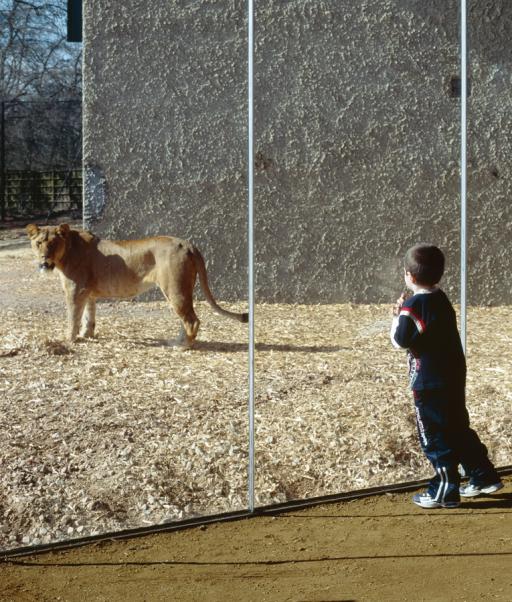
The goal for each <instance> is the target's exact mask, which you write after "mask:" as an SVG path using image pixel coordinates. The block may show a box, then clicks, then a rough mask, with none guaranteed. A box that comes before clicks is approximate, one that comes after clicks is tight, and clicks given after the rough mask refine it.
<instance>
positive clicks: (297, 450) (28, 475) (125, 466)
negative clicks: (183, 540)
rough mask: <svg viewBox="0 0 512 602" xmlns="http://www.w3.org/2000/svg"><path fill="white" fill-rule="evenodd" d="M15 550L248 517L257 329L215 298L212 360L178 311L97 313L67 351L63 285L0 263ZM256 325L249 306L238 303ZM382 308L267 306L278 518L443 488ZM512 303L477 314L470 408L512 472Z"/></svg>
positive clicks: (265, 371) (4, 466)
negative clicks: (417, 486)
mask: <svg viewBox="0 0 512 602" xmlns="http://www.w3.org/2000/svg"><path fill="white" fill-rule="evenodd" d="M0 285H1V289H0V318H1V322H0V426H1V429H2V434H3V436H2V447H1V451H0V517H1V521H0V524H1V526H0V549H9V548H13V547H18V546H21V545H31V544H41V543H48V542H51V541H60V540H66V539H73V538H76V537H82V536H85V535H92V534H97V533H102V532H110V531H115V530H119V529H127V528H133V527H139V526H144V525H150V524H154V523H161V522H164V521H173V520H179V519H183V518H188V517H192V516H197V515H206V514H213V513H218V512H223V511H228V510H240V509H243V508H246V507H247V461H248V417H247V400H248V368H247V366H248V354H247V339H248V331H247V325H242V324H238V323H235V322H232V321H230V320H226V319H225V318H222V317H219V316H217V315H215V314H213V312H212V311H211V310H210V308H209V307H208V306H207V305H206V304H205V303H203V302H201V303H198V304H197V313H198V315H199V317H200V319H201V320H202V325H201V329H200V331H199V338H198V343H197V347H196V348H195V349H194V350H192V351H179V350H176V349H172V348H170V347H168V346H166V341H167V340H168V339H170V338H173V337H174V336H176V334H177V332H178V330H179V323H178V320H177V318H176V317H175V316H174V315H173V314H171V313H170V312H169V310H168V308H167V305H166V303H165V302H163V301H158V302H146V303H141V302H132V301H128V302H127V301H124V302H115V303H114V302H105V303H101V304H99V306H98V312H97V339H94V340H88V341H79V342H78V343H77V344H75V345H69V344H68V343H67V342H65V341H64V340H63V334H64V328H65V306H64V299H63V294H62V292H61V290H60V284H59V281H58V278H57V276H56V275H55V276H53V275H52V276H51V277H49V278H40V277H39V275H38V274H37V273H36V271H35V269H34V265H33V261H32V257H31V255H30V253H29V251H28V249H26V248H21V249H20V250H18V251H12V250H11V251H3V252H2V253H0ZM224 306H225V307H228V308H229V309H232V310H235V311H242V310H243V309H245V307H244V306H243V305H242V304H224ZM389 314H390V308H389V306H387V305H386V306H383V305H374V306H369V305H350V304H344V305H311V306H305V305H300V306H299V305H267V304H259V305H257V309H256V337H257V346H256V359H255V363H256V492H257V504H258V505H262V504H271V503H276V502H283V501H285V500H289V499H296V498H306V497H310V496H318V495H324V494H328V493H337V492H344V491H350V490H354V489H360V488H365V487H371V486H376V485H383V484H389V483H393V482H402V481H407V480H412V479H417V478H422V477H426V476H429V474H430V472H431V471H430V468H429V466H428V464H427V462H426V461H425V459H424V458H423V455H422V453H421V451H420V448H419V444H418V442H417V436H416V427H415V423H414V413H413V407H412V401H411V396H410V392H409V391H408V390H407V375H406V365H405V363H406V362H405V355H404V353H403V352H400V351H396V350H394V349H393V348H392V347H391V344H390V342H389V338H388V327H389V320H390V317H389ZM511 318H512V308H511V307H496V308H471V309H470V311H469V321H468V330H469V339H468V358H469V361H468V371H469V376H468V407H469V410H470V415H471V419H472V425H473V427H474V428H475V429H476V430H477V431H478V433H479V434H480V437H481V438H482V440H483V441H484V442H485V444H486V445H487V446H488V448H489V450H490V453H491V456H492V458H493V460H494V461H495V462H496V464H497V465H505V464H510V463H511V462H512V441H511V435H510V433H511V426H512V425H511V418H510V402H511V399H512V382H511V374H512V370H511V369H512V351H511V348H512V347H511V343H512V327H511V326H510V324H511V322H512V320H511Z"/></svg>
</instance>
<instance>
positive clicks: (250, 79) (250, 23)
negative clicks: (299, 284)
mask: <svg viewBox="0 0 512 602" xmlns="http://www.w3.org/2000/svg"><path fill="white" fill-rule="evenodd" d="M247 29H248V36H247V47H248V56H247V59H248V60H247V83H248V85H247V89H248V99H247V101H248V102H247V105H248V124H247V132H248V159H247V160H248V174H247V175H248V177H247V182H248V237H247V238H248V240H247V242H248V247H249V270H248V276H249V480H248V507H249V511H250V512H254V466H255V462H254V97H253V91H254V6H253V0H248V2H247Z"/></svg>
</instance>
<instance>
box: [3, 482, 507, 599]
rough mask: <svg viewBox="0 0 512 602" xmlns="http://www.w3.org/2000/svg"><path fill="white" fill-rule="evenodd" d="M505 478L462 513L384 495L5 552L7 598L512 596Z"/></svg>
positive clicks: (401, 496) (405, 496)
mask: <svg viewBox="0 0 512 602" xmlns="http://www.w3.org/2000/svg"><path fill="white" fill-rule="evenodd" d="M506 483H507V488H506V489H505V490H502V491H501V492H499V493H498V494H495V495H494V496H493V497H490V496H488V497H482V498H476V499H473V500H471V501H465V502H464V504H463V505H462V506H461V507H460V508H458V509H455V510H422V509H421V508H418V507H417V506H415V505H413V504H411V502H410V495H411V494H410V493H400V494H391V495H389V494H387V495H381V496H374V497H369V498H365V499H359V500H354V501H350V502H344V503H335V504H325V505H321V506H316V507H312V508H308V509H305V510H301V511H294V512H289V513H284V514H281V515H277V516H259V517H255V518H250V519H243V520H237V521H235V522H229V523H217V524H212V525H208V526H202V527H196V528H192V529H188V530H184V531H179V532H174V533H160V534H158V535H151V536H145V537H142V538H136V539H129V540H122V541H105V542H101V543H97V544H94V545H88V546H86V547H81V548H78V549H73V550H68V551H60V552H52V553H45V554H40V555H36V556H31V557H24V558H19V559H17V560H12V561H9V560H7V561H6V562H4V563H3V564H0V584H1V588H2V593H0V600H2V602H18V601H22V600H23V601H24V602H50V601H52V602H54V601H56V600H61V601H66V602H82V601H84V600H86V601H87V602H100V601H101V602H106V601H108V602H125V601H129V602H142V601H144V602H160V601H162V602H164V601H165V602H169V601H176V602H196V601H200V600H208V601H209V602H210V601H211V602H216V601H219V602H231V601H233V602H240V601H244V602H252V601H254V602H261V601H264V600H269V601H276V602H277V601H283V602H284V601H286V602H292V601H293V602H342V601H343V602H348V601H358V602H359V601H361V602H362V601H364V602H373V601H375V602H385V601H388V600H389V601H393V602H396V601H409V600H410V601H418V602H451V601H461V602H462V601H465V602H475V601H476V600H493V601H501V602H510V600H511V599H512V572H511V571H510V566H511V560H512V520H511V519H512V493H511V489H512V479H511V477H507V478H506Z"/></svg>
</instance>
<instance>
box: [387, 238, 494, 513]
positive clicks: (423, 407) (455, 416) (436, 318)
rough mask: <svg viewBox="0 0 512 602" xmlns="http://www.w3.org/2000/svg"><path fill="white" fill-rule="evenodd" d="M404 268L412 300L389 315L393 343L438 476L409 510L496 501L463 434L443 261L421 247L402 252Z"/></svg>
mask: <svg viewBox="0 0 512 602" xmlns="http://www.w3.org/2000/svg"><path fill="white" fill-rule="evenodd" d="M404 267H405V284H406V286H407V288H408V289H410V290H411V291H412V293H413V295H412V297H409V298H408V299H406V298H405V294H403V295H402V296H401V297H400V298H399V299H398V301H397V303H396V305H395V307H394V311H393V313H394V318H393V323H392V326H391V341H392V343H393V345H394V346H395V347H397V348H405V349H407V355H408V359H409V377H410V384H411V389H412V392H413V396H414V405H415V409H416V421H417V426H418V433H419V438H420V444H421V447H422V449H423V452H424V453H425V455H426V456H427V458H428V459H429V460H430V462H431V463H432V465H433V467H434V469H435V471H436V475H435V476H434V477H433V479H432V480H431V481H430V484H429V487H428V489H427V490H426V491H424V492H422V493H418V494H416V495H414V496H413V502H414V503H415V504H417V505H418V506H421V507H422V508H456V507H457V506H458V505H459V503H460V496H463V497H473V496H476V495H480V494H488V493H494V492H495V491H498V490H499V489H501V488H502V487H503V484H502V482H501V480H500V477H499V475H498V473H497V472H496V469H495V468H494V466H493V464H492V463H491V461H490V460H489V458H488V456H487V448H486V447H485V445H484V444H483V443H482V442H481V441H480V439H479V438H478V435H477V434H476V432H475V431H474V430H472V429H471V428H470V426H469V416H468V412H467V410H466V402H465V383H466V361H465V358H464V352H463V350H462V345H461V341H460V337H459V332H458V330H457V322H456V318H455V311H454V309H453V307H452V305H451V303H450V301H449V300H448V297H447V296H446V295H445V294H444V292H443V291H442V290H441V289H440V288H439V286H438V283H439V281H440V280H441V277H442V275H443V272H444V255H443V253H442V251H441V250H440V249H438V248H437V247H435V246H434V245H430V244H424V243H421V244H418V245H415V246H414V247H412V248H410V249H409V250H408V251H407V253H406V255H405V266H404ZM459 464H461V465H462V467H463V469H464V472H465V474H466V475H467V476H469V484H468V485H466V486H465V487H460V474H459V470H458V466H459Z"/></svg>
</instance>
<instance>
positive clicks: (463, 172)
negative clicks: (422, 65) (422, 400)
mask: <svg viewBox="0 0 512 602" xmlns="http://www.w3.org/2000/svg"><path fill="white" fill-rule="evenodd" d="M467 54H468V50H467V12H466V0H460V81H461V87H460V91H461V94H460V330H461V339H462V347H463V349H464V353H466V342H467V341H466V332H467V158H466V153H467V99H468V90H467V82H468V74H467Z"/></svg>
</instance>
